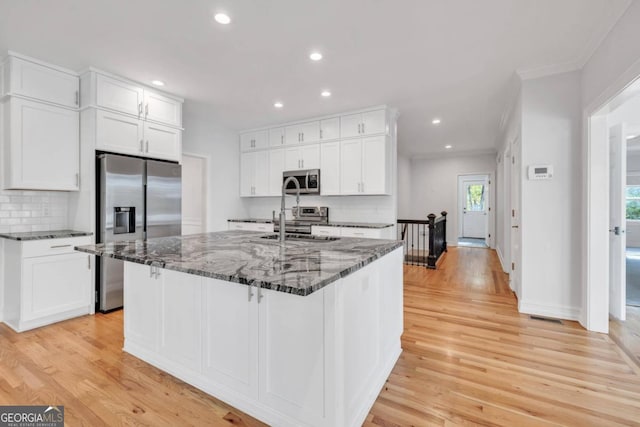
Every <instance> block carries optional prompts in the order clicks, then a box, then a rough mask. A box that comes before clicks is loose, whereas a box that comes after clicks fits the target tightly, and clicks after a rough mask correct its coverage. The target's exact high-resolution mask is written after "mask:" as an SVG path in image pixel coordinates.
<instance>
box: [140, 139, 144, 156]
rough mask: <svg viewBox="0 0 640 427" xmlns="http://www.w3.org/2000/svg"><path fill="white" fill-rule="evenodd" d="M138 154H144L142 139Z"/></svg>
mask: <svg viewBox="0 0 640 427" xmlns="http://www.w3.org/2000/svg"><path fill="white" fill-rule="evenodd" d="M140 152H141V153H144V141H143V140H142V139H141V140H140Z"/></svg>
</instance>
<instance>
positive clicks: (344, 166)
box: [320, 139, 362, 194]
mask: <svg viewBox="0 0 640 427" xmlns="http://www.w3.org/2000/svg"><path fill="white" fill-rule="evenodd" d="M320 173H322V172H320ZM361 181H362V143H361V142H360V139H349V140H346V141H340V193H341V194H359V193H360V184H361Z"/></svg>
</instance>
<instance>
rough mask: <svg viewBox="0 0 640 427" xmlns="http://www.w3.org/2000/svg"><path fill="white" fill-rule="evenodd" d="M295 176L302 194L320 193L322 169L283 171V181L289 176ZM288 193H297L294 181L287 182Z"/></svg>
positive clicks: (286, 190)
mask: <svg viewBox="0 0 640 427" xmlns="http://www.w3.org/2000/svg"><path fill="white" fill-rule="evenodd" d="M290 176H292V177H294V178H295V180H296V181H298V185H300V194H317V195H320V169H305V170H297V171H285V172H283V173H282V183H283V184H284V181H285V180H286V179H287V178H289V177H290ZM285 192H286V193H287V194H296V185H295V184H294V183H293V182H291V181H290V182H289V183H288V184H287V188H286V189H285Z"/></svg>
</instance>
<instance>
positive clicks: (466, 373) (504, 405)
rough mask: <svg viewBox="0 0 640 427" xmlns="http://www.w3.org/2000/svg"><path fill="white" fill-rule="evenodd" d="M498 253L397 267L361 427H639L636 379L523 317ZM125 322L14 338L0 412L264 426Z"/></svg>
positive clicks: (600, 352)
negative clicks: (401, 290)
mask: <svg viewBox="0 0 640 427" xmlns="http://www.w3.org/2000/svg"><path fill="white" fill-rule="evenodd" d="M506 280H507V278H506V275H505V274H504V273H502V272H501V270H500V267H499V263H498V260H497V257H496V256H495V252H493V251H490V250H487V249H476V248H451V249H450V250H449V253H448V254H447V255H446V256H445V259H444V260H443V261H442V262H441V263H440V264H439V269H438V270H435V271H434V270H427V269H425V268H424V267H412V266H406V267H405V333H404V335H403V340H402V346H403V348H404V352H403V354H402V356H401V357H400V360H399V362H398V364H397V365H396V367H395V368H394V370H393V372H392V374H391V377H390V378H389V381H388V382H387V384H386V386H385V387H384V389H383V391H382V392H381V393H380V395H379V396H378V399H377V401H376V403H375V404H374V406H373V408H372V410H371V413H370V414H369V416H368V417H367V420H366V422H365V425H367V426H370V427H374V426H375V427H379V426H384V427H389V426H410V425H413V426H426V425H489V426H492V425H501V426H514V427H516V426H545V425H569V426H587V425H593V426H614V425H640V370H639V369H638V367H637V366H636V365H635V364H633V363H632V362H631V360H630V358H629V357H628V356H627V355H626V354H625V353H624V352H623V351H622V350H621V349H620V348H619V347H618V346H617V345H616V344H615V343H614V342H613V341H612V340H611V339H610V338H609V337H608V336H606V335H601V334H595V333H590V332H587V331H585V330H584V329H582V328H581V327H580V326H579V325H578V324H576V323H575V322H563V323H562V324H555V323H550V322H545V321H540V320H531V319H529V317H528V316H525V315H520V314H518V312H517V310H516V301H515V298H514V297H513V295H512V293H511V292H510V290H509V288H508V284H507V282H506ZM121 347H122V313H121V312H116V313H111V314H109V315H96V316H86V317H83V318H79V319H74V320H70V321H66V322H62V323H59V324H57V325H52V326H49V327H46V328H41V329H37V330H34V331H30V332H26V333H22V334H16V333H14V332H13V331H11V330H10V329H9V328H8V327H6V326H4V325H0V404H16V403H22V404H52V403H55V404H64V405H65V415H66V418H67V425H69V426H78V425H87V426H100V425H109V426H112V425H150V426H161V425H167V426H181V425H197V426H218V425H220V426H229V425H246V426H258V425H263V424H261V423H260V422H258V421H256V420H254V419H252V418H251V417H249V416H247V415H246V414H243V413H241V412H240V411H237V410H235V409H233V408H231V407H229V406H227V405H225V404H224V403H222V402H220V401H218V400H216V399H214V398H212V397H210V396H207V395H206V394H204V393H202V392H200V391H198V390H197V389H195V388H193V387H191V386H189V385H186V384H184V383H183V382H181V381H179V380H176V379H175V378H173V377H171V376H170V375H168V374H165V373H163V372H161V371H159V370H157V369H155V368H153V367H151V366H149V365H147V364H146V363H144V362H141V361H139V360H137V359H136V358H135V357H133V356H130V355H128V354H126V353H123V352H122V351H121Z"/></svg>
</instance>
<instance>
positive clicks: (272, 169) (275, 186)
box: [268, 148, 285, 196]
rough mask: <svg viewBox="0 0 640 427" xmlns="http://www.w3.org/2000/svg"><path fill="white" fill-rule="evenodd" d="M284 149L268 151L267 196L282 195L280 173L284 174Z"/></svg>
mask: <svg viewBox="0 0 640 427" xmlns="http://www.w3.org/2000/svg"><path fill="white" fill-rule="evenodd" d="M284 170H285V168H284V149H282V148H279V149H275V150H269V191H268V193H269V195H270V196H279V195H281V194H282V172H284Z"/></svg>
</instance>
